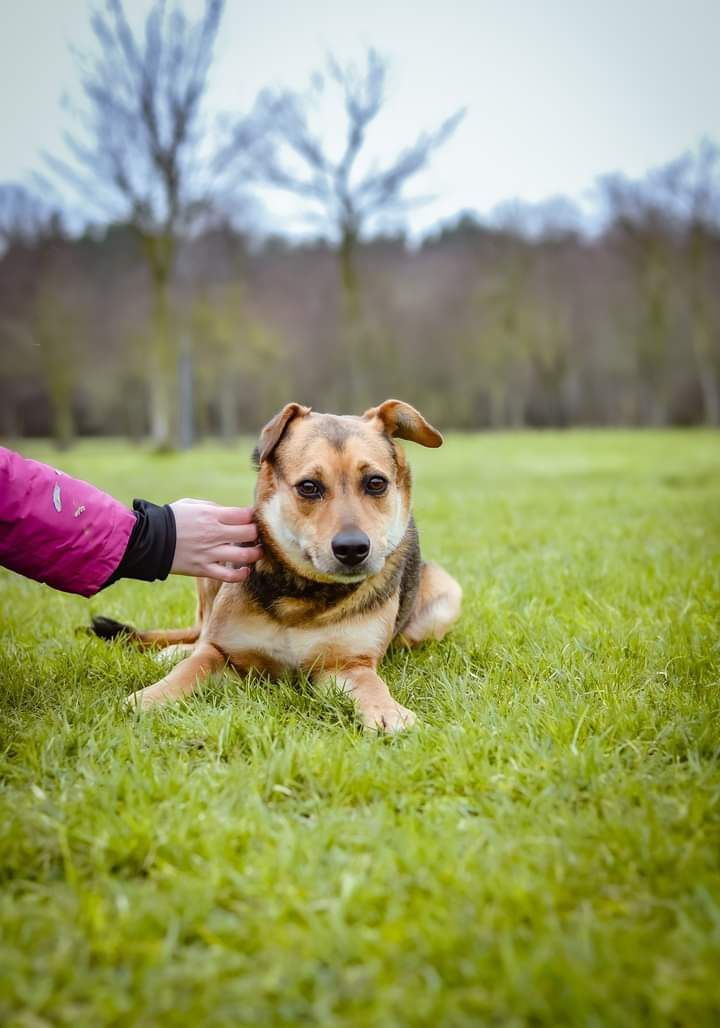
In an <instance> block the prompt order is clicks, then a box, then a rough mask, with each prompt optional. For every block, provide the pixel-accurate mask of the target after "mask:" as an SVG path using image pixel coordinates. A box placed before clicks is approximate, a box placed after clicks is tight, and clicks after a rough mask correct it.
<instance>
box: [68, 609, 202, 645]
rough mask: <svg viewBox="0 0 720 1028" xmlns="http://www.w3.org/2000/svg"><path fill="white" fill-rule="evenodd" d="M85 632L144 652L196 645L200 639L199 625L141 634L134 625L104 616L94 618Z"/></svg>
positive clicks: (151, 630) (155, 630)
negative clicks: (177, 645) (166, 647)
mask: <svg viewBox="0 0 720 1028" xmlns="http://www.w3.org/2000/svg"><path fill="white" fill-rule="evenodd" d="M85 631H86V632H87V633H88V634H89V635H97V636H99V638H100V639H106V640H107V641H108V642H110V641H112V640H113V639H120V640H121V641H122V642H129V643H132V645H133V646H139V647H140V649H143V650H145V649H157V648H162V647H165V646H175V645H176V644H178V643H196V642H197V641H198V639H199V637H200V627H199V625H193V627H192V628H161V629H150V630H149V631H147V632H139V631H138V630H137V628H133V626H132V625H124V624H123V623H122V621H115V620H114V618H106V617H102V616H100V617H93V619H92V624H91V625H90V627H89V628H86V629H85Z"/></svg>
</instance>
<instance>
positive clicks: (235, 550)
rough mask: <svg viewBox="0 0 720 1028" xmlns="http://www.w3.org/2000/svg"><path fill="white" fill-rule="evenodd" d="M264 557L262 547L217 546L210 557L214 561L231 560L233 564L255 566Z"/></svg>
mask: <svg viewBox="0 0 720 1028" xmlns="http://www.w3.org/2000/svg"><path fill="white" fill-rule="evenodd" d="M262 555H263V550H262V546H227V545H225V546H223V545H221V546H215V547H213V549H212V551H211V553H210V556H211V558H212V560H213V561H221V560H231V561H232V562H233V564H254V563H255V561H256V560H260V558H261V557H262Z"/></svg>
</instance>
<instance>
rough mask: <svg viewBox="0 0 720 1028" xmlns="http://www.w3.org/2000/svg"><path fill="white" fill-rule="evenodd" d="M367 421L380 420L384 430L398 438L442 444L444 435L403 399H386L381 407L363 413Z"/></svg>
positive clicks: (432, 444)
mask: <svg viewBox="0 0 720 1028" xmlns="http://www.w3.org/2000/svg"><path fill="white" fill-rule="evenodd" d="M363 418H365V419H366V420H367V421H373V420H374V419H375V418H377V419H378V421H380V423H381V425H382V426H383V431H385V432H387V433H388V435H392V436H397V437H398V439H409V440H411V442H413V443H420V445H421V446H433V447H435V446H442V444H443V437H442V436H441V435H440V433H439V432H438V430H437V429H436V428H433V427H432V425H431V424H430V423H429V422H427V421H426V420H425V418H424V417H423V416H422V414H421V413H420V411H417V410H415V408H414V407H411V406H410V404H409V403H403V402H402V400H386V401H385V403H381V404H380V406H379V407H371V408H370V410H366V411H365V413H364V414H363Z"/></svg>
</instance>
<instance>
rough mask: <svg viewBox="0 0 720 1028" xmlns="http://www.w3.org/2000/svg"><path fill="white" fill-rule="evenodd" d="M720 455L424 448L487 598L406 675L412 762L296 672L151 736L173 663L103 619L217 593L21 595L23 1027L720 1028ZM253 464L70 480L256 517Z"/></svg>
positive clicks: (466, 581)
mask: <svg viewBox="0 0 720 1028" xmlns="http://www.w3.org/2000/svg"><path fill="white" fill-rule="evenodd" d="M719 443H720V439H719V438H718V436H717V435H715V434H711V433H701V432H678V433H670V432H668V433H650V432H644V433H630V432H619V431H618V432H606V433H600V432H583V433H573V434H555V433H553V434H550V433H548V434H529V433H528V434H518V435H505V436H503V435H498V436H484V437H455V438H452V439H451V441H450V443H449V444H448V445H447V447H446V449H445V450H444V451H442V452H441V453H434V452H431V451H424V450H420V449H413V450H412V458H413V464H414V467H415V471H416V490H415V491H416V511H417V515H418V522H419V526H420V531H421V536H422V540H423V546H424V551H425V553H426V555H427V556H432V557H433V558H435V559H438V560H440V561H442V562H443V563H444V564H445V565H446V566H447V567H448V569H449V570H451V571H452V572H453V573H454V574H456V575H457V576H458V577H459V579H460V580H461V581H462V583H463V586H464V588H465V594H466V600H465V606H464V614H463V618H462V621H461V623H460V625H459V626H458V627H457V629H456V630H455V632H454V633H453V634H452V635H451V636H450V637H449V638H448V639H447V640H446V641H445V642H444V643H442V644H432V645H428V646H427V647H426V648H424V649H423V650H422V651H420V652H418V653H414V654H407V653H405V652H395V653H393V654H392V655H391V656H390V657H389V658H388V659H387V660H386V662H385V665H384V671H385V674H386V676H387V679H388V681H389V683H390V685H391V688H392V689H393V691H394V693H395V695H396V696H397V697H398V699H399V700H400V701H401V702H403V703H404V704H406V705H407V706H410V707H412V708H413V709H414V710H415V711H416V712H417V713H418V715H419V717H420V720H421V727H420V728H419V729H418V730H416V731H414V732H413V733H410V734H407V735H405V736H403V737H400V738H396V739H393V740H384V739H380V738H376V737H369V736H367V735H363V734H362V733H361V732H359V731H358V730H357V728H356V726H355V723H354V721H353V719H352V715H351V712H350V711H349V709H348V707H347V705H346V703H345V702H344V701H343V700H342V699H341V698H340V697H332V696H331V697H329V698H324V699H317V698H315V697H313V695H312V692H311V690H310V688H309V687H308V686H307V684H305V683H302V682H300V683H298V682H293V681H291V680H287V681H283V682H281V683H278V684H276V683H271V682H269V681H267V680H265V679H263V678H259V677H253V678H250V679H249V680H247V681H244V682H242V681H240V680H239V679H236V678H233V677H231V676H225V677H218V678H215V679H214V680H213V681H212V682H211V684H210V685H209V686H207V687H206V688H205V690H204V691H203V692H202V693H201V694H199V695H196V696H194V697H193V698H192V699H191V700H190V701H189V702H187V703H185V704H182V705H178V706H174V707H169V708H164V709H161V710H158V711H156V712H151V713H150V714H147V715H141V714H131V713H128V712H126V711H125V709H124V708H123V706H122V701H123V698H124V696H125V695H126V694H127V693H128V692H130V691H131V690H133V689H136V688H138V687H139V686H141V685H144V684H148V683H149V682H151V681H153V680H154V679H155V678H157V676H158V669H157V665H156V664H155V663H154V661H153V660H152V659H151V658H150V657H149V656H147V655H142V654H137V653H133V652H131V651H128V650H126V649H124V648H123V647H122V646H121V645H112V646H106V645H104V644H102V643H101V642H100V641H98V640H94V639H88V638H82V637H77V636H76V635H75V634H74V630H75V627H76V626H77V625H80V624H83V623H86V622H87V620H88V617H89V613H90V611H95V612H99V613H105V614H108V615H110V616H114V617H118V618H121V619H123V620H125V619H127V620H131V621H133V622H135V623H137V624H140V625H146V626H169V625H181V624H184V623H186V622H187V621H188V619H189V618H190V617H191V614H192V611H193V585H192V583H191V582H189V581H187V580H181V579H177V580H171V581H170V582H168V583H166V584H156V585H143V584H137V583H120V584H118V585H116V586H114V587H113V588H112V589H111V590H110V591H108V592H107V593H103V594H100V595H99V596H98V597H96V598H94V599H93V600H92V601H90V602H88V601H84V600H81V599H78V598H74V597H68V596H63V595H61V594H58V593H53V592H51V591H50V590H49V589H47V588H46V587H44V586H40V585H37V584H35V583H31V582H26V581H24V580H21V579H19V578H18V577H16V576H13V575H11V574H9V573H4V574H2V576H1V577H0V621H1V622H2V626H3V633H2V648H1V653H0V661H1V663H0V676H1V677H2V693H1V697H2V698H1V702H2V708H3V710H2V719H1V723H2V727H1V729H0V731H1V739H0V754H1V756H0V776H1V779H2V789H1V791H0V821H1V823H2V826H3V829H2V833H1V836H0V876H1V877H2V884H1V885H0V1022H2V1023H4V1024H5V1025H11V1026H23V1028H40V1026H44V1025H68V1026H73V1028H81V1026H86V1025H87V1026H93V1028H96V1026H100V1025H116V1026H127V1025H133V1026H135V1025H138V1026H155V1025H162V1026H165V1025H168V1026H174V1025H178V1026H181V1025H182V1026H186V1025H202V1026H204V1028H205V1026H216V1025H240V1024H249V1025H263V1024H272V1025H302V1024H329V1025H341V1026H342V1025H363V1026H365V1025H377V1026H387V1025H443V1026H453V1025H466V1024H482V1023H486V1024H494V1025H526V1024H529V1025H553V1026H555V1025H588V1026H600V1025H613V1026H624V1025H673V1026H679V1025H688V1026H700V1025H711V1024H713V1025H714V1024H717V1023H718V1020H719V1019H720V773H719V767H718V758H719V756H720V717H719V714H720V695H719V693H720V688H719V681H720V642H719V635H718V617H719V615H720V446H719V445H718V444H719ZM408 449H410V448H409V447H408ZM247 450H248V446H245V445H243V446H242V447H240V448H239V449H237V450H235V449H233V450H228V449H221V448H210V447H208V448H204V449H200V450H197V451H195V452H193V453H190V454H187V455H182V456H178V457H172V458H170V457H164V458H160V457H153V456H150V455H147V454H145V453H144V452H142V451H140V450H131V449H129V448H127V447H125V446H122V445H120V444H114V443H102V444H101V443H93V444H83V445H82V446H80V447H78V448H77V449H76V450H74V451H72V452H71V453H69V454H67V455H66V456H63V457H62V458H61V462H62V465H63V467H64V468H65V469H66V470H67V471H69V472H71V473H75V474H80V475H82V476H84V477H87V478H89V479H90V480H92V481H94V482H96V483H98V484H100V485H102V486H104V487H106V488H108V489H109V490H111V491H112V492H114V493H115V495H118V496H120V497H121V498H123V499H125V500H130V498H131V497H132V496H133V495H140V496H146V497H148V498H151V499H154V500H156V501H165V500H169V499H175V498H176V497H178V496H184V495H199V496H207V497H211V498H213V499H216V500H218V501H222V502H228V503H231V502H240V503H243V502H246V501H248V500H249V498H250V495H251V488H252V476H251V473H250V471H249V466H248V458H247V452H246V451H247ZM28 452H30V453H31V455H34V456H40V457H41V458H43V457H44V458H46V459H49V460H50V461H51V462H52V461H58V458H57V456H53V455H52V453H51V451H49V450H47V449H45V448H41V447H33V448H31V450H30V451H28Z"/></svg>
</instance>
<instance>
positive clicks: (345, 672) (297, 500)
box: [131, 400, 461, 731]
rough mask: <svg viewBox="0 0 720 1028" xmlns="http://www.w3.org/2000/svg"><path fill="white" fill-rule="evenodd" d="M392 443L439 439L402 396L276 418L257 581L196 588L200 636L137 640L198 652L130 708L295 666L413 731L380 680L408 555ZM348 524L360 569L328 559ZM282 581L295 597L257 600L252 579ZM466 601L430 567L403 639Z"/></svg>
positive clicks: (434, 626) (266, 463) (260, 482)
mask: <svg viewBox="0 0 720 1028" xmlns="http://www.w3.org/2000/svg"><path fill="white" fill-rule="evenodd" d="M392 436H398V437H402V438H408V439H413V440H415V441H417V442H420V443H422V444H423V445H426V446H439V445H440V443H441V442H442V437H441V436H440V435H439V433H438V432H436V430H435V429H433V428H432V426H431V425H429V424H428V423H427V422H426V421H425V419H424V418H423V417H422V415H420V414H419V413H418V412H417V411H415V410H414V409H413V408H412V407H410V406H409V405H408V404H403V403H401V402H400V401H398V400H389V401H386V403H385V404H381V405H380V407H376V408H372V410H371V411H368V412H367V413H366V415H364V416H363V417H362V418H355V417H346V416H342V417H341V416H336V415H328V414H313V413H311V412H310V411H309V409H308V408H306V407H302V406H301V405H300V404H288V405H287V406H286V407H285V408H283V410H282V411H281V412H280V413H279V414H278V415H276V417H275V418H273V419H272V421H271V422H270V423H269V424H268V425H267V426H266V428H265V429H264V430H263V433H262V435H261V442H260V448H259V452H260V456H261V463H260V469H259V473H258V479H257V486H256V497H255V501H256V511H257V521H258V525H259V528H260V531H261V535H262V538H263V541H264V544H265V549H266V554H267V556H266V557H264V558H263V559H262V560H261V561H260V562H259V563H258V565H257V566H256V572H255V574H256V575H257V576H258V577H257V578H256V580H255V583H253V581H252V576H251V580H250V581H249V582H247V583H246V582H243V583H238V584H223V585H220V583H217V582H210V581H208V580H207V579H202V580H199V581H198V614H197V626H198V627H197V628H193V629H187V630H177V631H175V632H165V633H161V632H152V633H150V632H146V633H138V641H139V642H140V643H141V644H144V645H153V644H154V645H158V644H165V645H167V644H168V643H171V642H173V643H185V642H194V641H196V640H197V643H196V646H195V648H194V649H193V651H192V653H191V655H190V656H188V657H187V658H186V659H185V660H183V661H181V662H180V663H179V664H178V665H177V666H176V667H174V668H173V669H172V670H171V671H170V672H169V673H168V674H167V675H166V676H165V677H164V678H163V679H162V680H161V681H160V682H158V683H156V684H155V685H153V686H150V687H149V688H146V689H142V690H139V691H138V692H137V693H134V694H133V696H132V697H131V702H133V703H137V704H138V705H140V706H142V707H148V706H151V705H153V704H155V703H157V702H161V701H165V700H168V699H173V698H178V697H181V696H185V695H188V694H189V693H190V692H192V690H193V689H194V688H195V685H196V683H197V682H198V681H200V680H202V679H203V678H204V677H207V675H209V674H211V673H212V672H213V671H217V670H220V669H221V668H223V667H224V666H225V665H226V664H228V665H230V666H232V667H233V668H235V669H236V670H237V671H240V672H242V671H247V670H249V669H251V668H255V669H257V670H260V671H264V672H267V673H270V674H272V675H278V674H279V673H281V672H282V671H283V670H284V669H298V670H304V671H307V672H309V673H310V674H311V676H312V677H313V679H314V681H315V682H316V683H317V684H318V686H320V687H325V686H327V685H328V684H329V683H331V682H334V683H335V684H336V685H337V686H338V687H339V688H341V689H342V690H343V691H345V692H347V693H348V694H349V695H350V696H351V697H352V698H353V699H354V700H355V702H356V705H357V708H358V712H359V715H360V718H361V720H362V723H363V724H364V725H365V726H366V727H368V728H376V729H380V730H382V731H396V730H399V729H402V728H405V727H408V726H409V725H410V724H412V723H413V721H414V715H413V714H412V713H411V712H410V711H408V710H407V709H406V708H404V707H402V706H401V705H400V704H399V703H397V702H396V701H395V700H394V699H393V698H392V696H391V695H390V692H389V691H388V688H387V686H386V685H385V683H384V682H383V681H382V679H381V678H380V677H379V676H378V674H377V671H376V668H377V665H378V663H379V662H380V660H381V659H382V657H383V655H384V653H385V651H386V649H387V647H388V645H389V644H390V641H391V640H392V638H393V635H394V634H395V632H396V621H397V617H398V611H399V607H400V598H401V594H400V586H399V583H400V580H401V577H402V575H403V573H404V569H405V566H406V562H407V561H408V560H409V559H411V551H410V549H409V547H410V546H411V542H412V540H411V536H410V535H409V534H408V524H409V518H410V472H409V468H408V465H407V462H406V460H405V457H404V455H403V453H402V451H401V449H400V447H399V446H397V445H396V444H395V443H393V442H392V440H391V437H392ZM377 475H380V476H382V477H383V478H385V479H386V480H387V481H388V483H389V485H388V488H387V492H386V493H385V494H384V495H370V494H369V493H368V491H367V485H366V483H367V478H368V476H377ZM306 479H312V480H318V481H320V482H321V483H322V486H323V490H324V491H323V494H322V498H321V499H314V500H313V499H306V498H303V497H302V496H301V495H299V493H298V488H297V487H298V483H300V482H302V481H303V480H306ZM348 528H353V529H358V530H362V531H363V532H364V533H365V534H366V535H367V537H368V538H369V540H370V546H371V549H370V554H369V556H368V558H367V560H366V561H365V562H364V564H363V569H362V571H361V572H358V573H355V574H353V573H352V572H350V573H348V570H347V569H346V568H341V567H339V565H338V561H337V560H336V559H335V558H334V556H333V553H332V546H331V543H332V539H333V538H334V536H335V535H336V534H337V533H338V532H341V531H346V530H347V529H348ZM413 532H414V530H413ZM413 538H414V536H413ZM283 568H286V569H287V572H283V571H282V569H283ZM278 574H287V575H289V576H290V580H291V581H292V582H295V583H300V585H299V587H297V589H296V592H297V595H294V594H293V593H292V589H290V591H289V592H288V591H285V592H280V593H279V594H278V596H277V599H275V597H274V594H271V596H270V600H268V599H267V598H266V597H265V598H263V594H262V592H258V589H259V588H260V586H259V584H258V583H260V582H263V581H265V582H268V581H269V582H270V583H273V582H274V581H275V578H274V577H273V576H274V575H278ZM303 583H305V585H306V586H309V587H311V588H308V589H307V590H306V589H305V586H303ZM348 583H350V584H349V585H348ZM326 595H327V596H330V597H332V599H331V601H327V602H326V601H325V596H326ZM460 598H461V592H460V586H459V585H458V584H457V582H455V580H454V579H453V578H451V576H450V575H448V574H447V572H445V571H443V569H442V568H440V567H438V566H437V565H431V564H426V565H423V567H422V570H421V574H420V582H419V588H418V591H417V597H416V600H415V604H414V607H413V609H412V612H411V614H410V617H409V619H408V620H407V624H406V625H405V629H404V632H403V639H404V640H405V641H406V642H408V643H410V644H412V645H416V644H417V643H419V642H420V641H421V640H422V639H424V638H436V639H439V638H442V636H443V635H444V634H445V632H446V631H447V629H448V627H449V626H450V624H451V623H452V622H453V621H455V619H456V618H457V616H458V614H459V610H460ZM268 603H269V604H270V606H268Z"/></svg>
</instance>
